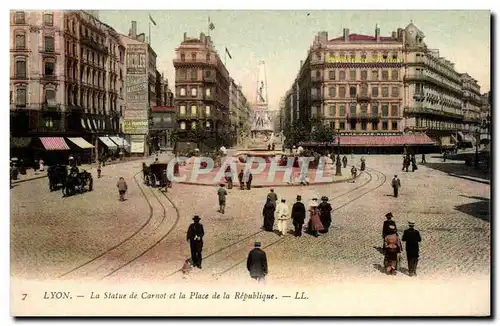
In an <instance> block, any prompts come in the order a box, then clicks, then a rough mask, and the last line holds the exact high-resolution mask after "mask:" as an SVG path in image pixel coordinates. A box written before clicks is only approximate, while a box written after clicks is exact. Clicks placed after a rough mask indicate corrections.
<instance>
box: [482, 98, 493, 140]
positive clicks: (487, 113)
mask: <svg viewBox="0 0 500 326" xmlns="http://www.w3.org/2000/svg"><path fill="white" fill-rule="evenodd" d="M491 120H492V119H491V91H490V92H488V93H484V94H483V95H481V141H483V140H484V139H486V142H488V143H489V141H490V139H491V138H490V136H491V123H492V121H491Z"/></svg>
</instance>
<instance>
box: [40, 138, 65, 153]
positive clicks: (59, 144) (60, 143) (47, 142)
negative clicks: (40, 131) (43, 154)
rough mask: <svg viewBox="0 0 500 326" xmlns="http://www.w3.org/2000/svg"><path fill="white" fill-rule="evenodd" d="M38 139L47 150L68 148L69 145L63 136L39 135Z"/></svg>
mask: <svg viewBox="0 0 500 326" xmlns="http://www.w3.org/2000/svg"><path fill="white" fill-rule="evenodd" d="M40 140H41V142H42V145H43V147H44V148H45V150H47V151H66V150H69V146H68V144H66V142H65V141H64V138H63V137H40Z"/></svg>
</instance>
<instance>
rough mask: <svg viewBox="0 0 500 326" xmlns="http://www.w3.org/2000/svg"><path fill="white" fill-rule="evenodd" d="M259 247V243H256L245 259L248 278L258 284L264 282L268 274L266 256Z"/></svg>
mask: <svg viewBox="0 0 500 326" xmlns="http://www.w3.org/2000/svg"><path fill="white" fill-rule="evenodd" d="M260 247H261V243H260V242H258V241H256V242H255V243H254V248H253V249H252V250H250V252H249V253H248V258H247V270H248V271H249V272H250V276H251V277H252V278H253V279H254V280H257V281H258V282H261V281H264V280H265V277H266V275H267V273H268V269H267V256H266V253H265V252H264V250H262V249H260Z"/></svg>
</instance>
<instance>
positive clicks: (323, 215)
mask: <svg viewBox="0 0 500 326" xmlns="http://www.w3.org/2000/svg"><path fill="white" fill-rule="evenodd" d="M318 209H319V214H320V215H319V218H320V220H321V224H323V230H321V231H319V233H328V229H329V228H330V225H331V224H332V206H331V205H330V203H329V202H328V197H326V196H323V197H321V203H320V204H319V205H318Z"/></svg>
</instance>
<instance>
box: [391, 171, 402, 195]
mask: <svg viewBox="0 0 500 326" xmlns="http://www.w3.org/2000/svg"><path fill="white" fill-rule="evenodd" d="M399 188H401V180H399V178H398V176H397V175H396V174H395V175H394V178H393V179H392V189H393V190H394V197H396V198H398V193H399Z"/></svg>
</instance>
